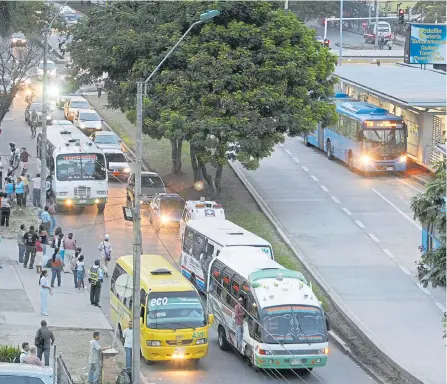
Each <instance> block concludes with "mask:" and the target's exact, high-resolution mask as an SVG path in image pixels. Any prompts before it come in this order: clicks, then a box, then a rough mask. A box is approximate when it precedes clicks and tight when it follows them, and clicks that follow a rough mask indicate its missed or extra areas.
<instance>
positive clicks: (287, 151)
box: [284, 149, 292, 156]
mask: <svg viewBox="0 0 447 384" xmlns="http://www.w3.org/2000/svg"><path fill="white" fill-rule="evenodd" d="M284 152H285V153H287V154H288V155H289V156H292V152H290V151H289V150H288V149H284Z"/></svg>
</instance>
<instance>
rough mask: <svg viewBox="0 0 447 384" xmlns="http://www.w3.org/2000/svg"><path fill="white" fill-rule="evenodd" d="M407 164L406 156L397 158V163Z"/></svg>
mask: <svg viewBox="0 0 447 384" xmlns="http://www.w3.org/2000/svg"><path fill="white" fill-rule="evenodd" d="M406 162H407V155H402V156H401V157H399V163H406Z"/></svg>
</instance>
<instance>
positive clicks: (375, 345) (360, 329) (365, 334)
mask: <svg viewBox="0 0 447 384" xmlns="http://www.w3.org/2000/svg"><path fill="white" fill-rule="evenodd" d="M228 164H229V166H230V167H231V169H233V171H234V172H235V173H236V175H237V176H238V177H239V179H240V180H241V182H242V183H243V184H244V186H245V187H246V188H247V190H248V191H249V192H250V194H251V195H252V196H253V198H254V199H255V200H256V203H257V204H258V206H259V207H260V208H261V210H262V211H263V213H264V214H265V215H266V216H267V217H268V219H269V220H270V221H271V223H272V224H273V225H274V226H275V228H276V230H277V232H278V234H279V235H280V236H281V238H282V239H283V240H284V241H285V242H286V243H287V245H288V246H289V247H290V248H291V249H292V251H293V252H294V253H295V255H296V257H297V258H298V259H299V260H300V261H301V262H302V263H303V265H304V267H305V268H306V269H307V271H308V272H309V273H310V274H311V275H312V276H313V278H314V279H315V280H316V281H317V282H318V284H319V285H320V286H321V287H322V288H323V290H324V291H325V292H326V293H327V294H328V296H329V298H330V300H331V302H332V304H333V305H334V307H335V308H336V309H337V311H338V312H339V314H340V315H341V316H342V317H343V320H345V321H346V323H347V324H348V325H349V326H351V327H352V328H353V329H354V330H355V331H356V333H357V334H358V336H360V337H361V339H362V341H363V342H364V343H365V344H369V346H370V347H371V349H374V350H375V352H376V355H377V356H378V357H379V358H382V359H383V360H385V361H386V362H387V363H388V364H389V366H390V367H391V368H393V369H394V370H395V371H396V372H397V373H398V375H399V379H402V381H399V383H402V384H404V383H405V384H407V383H408V384H409V383H411V384H413V383H414V384H424V382H423V381H422V380H420V379H419V378H417V377H416V376H414V375H413V374H411V373H410V372H409V371H408V370H407V369H406V368H403V366H404V364H399V363H397V362H395V361H394V360H393V359H391V358H390V357H389V353H388V352H387V350H386V348H385V347H383V346H381V344H380V343H379V342H377V341H374V340H375V337H374V336H373V334H371V333H370V332H369V330H368V328H367V327H366V326H365V325H364V324H363V323H362V322H361V320H360V319H358V318H357V316H356V315H355V314H353V313H352V312H351V311H350V310H349V308H347V307H346V305H345V304H344V302H343V301H342V300H341V299H340V298H339V297H338V295H337V294H336V292H334V291H333V290H332V288H331V287H330V285H329V284H328V283H327V282H326V281H325V280H324V278H323V277H322V276H321V275H320V274H319V273H318V271H317V270H316V269H315V268H314V267H313V266H312V265H311V264H310V263H309V262H308V261H307V260H306V257H305V256H304V252H302V250H301V249H300V248H299V246H298V245H296V244H294V243H293V242H292V240H290V238H289V237H288V236H287V234H286V233H285V231H284V230H283V228H282V226H281V224H280V223H279V222H278V221H277V219H276V218H275V216H274V215H273V213H272V212H271V210H270V208H269V207H268V206H267V204H266V203H265V202H264V200H263V199H262V198H261V196H260V195H259V194H258V192H257V191H256V190H255V188H254V187H253V186H252V185H251V183H250V182H249V181H248V179H247V178H246V177H245V175H244V174H243V173H242V172H241V170H240V169H239V167H237V166H235V165H234V163H233V162H228ZM334 340H336V342H337V339H335V338H334ZM339 340H340V341H339V342H341V343H342V344H341V348H342V349H344V350H345V353H347V354H349V355H350V356H352V353H351V352H350V349H349V348H348V349H346V344H345V343H344V342H342V341H341V339H340V338H339ZM354 360H355V361H356V362H357V363H358V364H359V366H361V367H362V368H363V369H364V370H365V371H366V372H368V373H369V374H370V375H371V376H372V377H377V374H376V373H374V372H373V371H372V370H371V368H369V367H368V366H367V365H365V364H364V363H362V362H361V361H359V360H358V359H357V358H356V357H354ZM379 382H383V381H382V379H380V380H379Z"/></svg>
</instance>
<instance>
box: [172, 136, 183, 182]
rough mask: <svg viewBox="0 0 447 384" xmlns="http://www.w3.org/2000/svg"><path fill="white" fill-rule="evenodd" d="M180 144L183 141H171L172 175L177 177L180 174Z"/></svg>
mask: <svg viewBox="0 0 447 384" xmlns="http://www.w3.org/2000/svg"><path fill="white" fill-rule="evenodd" d="M182 144H183V140H180V139H173V140H171V159H172V174H173V175H178V174H179V173H181V172H182Z"/></svg>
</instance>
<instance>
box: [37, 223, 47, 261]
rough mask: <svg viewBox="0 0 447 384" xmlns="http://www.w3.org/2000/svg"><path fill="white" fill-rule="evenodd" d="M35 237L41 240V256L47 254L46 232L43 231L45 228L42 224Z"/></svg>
mask: <svg viewBox="0 0 447 384" xmlns="http://www.w3.org/2000/svg"><path fill="white" fill-rule="evenodd" d="M37 235H38V236H39V237H40V238H41V244H42V248H43V254H44V255H46V254H47V244H48V232H47V231H46V230H45V227H44V225H43V224H40V225H39V232H38V233H37Z"/></svg>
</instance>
